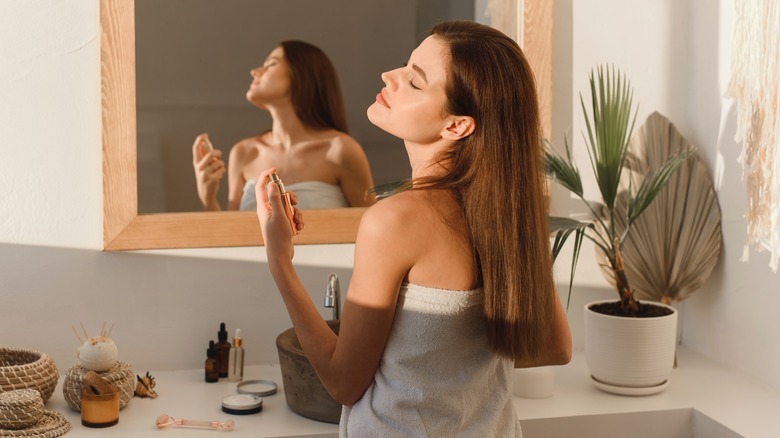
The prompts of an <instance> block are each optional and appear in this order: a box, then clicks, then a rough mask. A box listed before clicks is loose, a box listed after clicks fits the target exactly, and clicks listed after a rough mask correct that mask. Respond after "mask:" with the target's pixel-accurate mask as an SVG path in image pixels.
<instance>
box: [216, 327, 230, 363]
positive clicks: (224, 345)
mask: <svg viewBox="0 0 780 438" xmlns="http://www.w3.org/2000/svg"><path fill="white" fill-rule="evenodd" d="M227 338H228V332H227V330H225V323H224V322H223V323H220V324H219V332H217V339H218V340H219V341H218V342H217V344H216V347H217V367H218V368H217V369H218V370H219V377H227V375H228V359H229V356H230V342H228V340H227Z"/></svg>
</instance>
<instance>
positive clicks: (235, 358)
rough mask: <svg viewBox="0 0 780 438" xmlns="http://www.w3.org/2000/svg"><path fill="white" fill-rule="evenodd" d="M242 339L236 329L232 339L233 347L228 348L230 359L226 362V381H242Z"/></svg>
mask: <svg viewBox="0 0 780 438" xmlns="http://www.w3.org/2000/svg"><path fill="white" fill-rule="evenodd" d="M243 343H244V339H243V338H242V337H241V329H236V335H235V336H234V337H233V346H232V347H230V359H229V360H228V381H230V382H240V381H241V380H243V379H244V347H243V345H242V344H243Z"/></svg>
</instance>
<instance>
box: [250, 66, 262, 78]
mask: <svg viewBox="0 0 780 438" xmlns="http://www.w3.org/2000/svg"><path fill="white" fill-rule="evenodd" d="M262 71H263V67H255V68H253V69H252V70H249V74H250V75H251V76H252V77H253V78H254V77H257V76H260V72H262Z"/></svg>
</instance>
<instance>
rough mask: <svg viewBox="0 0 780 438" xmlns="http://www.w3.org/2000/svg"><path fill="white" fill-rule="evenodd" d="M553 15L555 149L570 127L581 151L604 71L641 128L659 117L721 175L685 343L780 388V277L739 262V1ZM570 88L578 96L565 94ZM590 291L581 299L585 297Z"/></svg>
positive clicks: (567, 3)
mask: <svg viewBox="0 0 780 438" xmlns="http://www.w3.org/2000/svg"><path fill="white" fill-rule="evenodd" d="M555 7H556V20H557V21H556V23H555V28H556V30H555V32H556V39H555V43H556V48H555V50H556V58H555V66H554V69H555V71H556V80H558V82H557V83H556V84H555V85H554V87H555V89H556V93H557V95H556V103H560V104H559V105H558V106H556V109H555V111H556V113H557V114H556V119H555V120H556V121H557V125H556V127H555V129H556V132H557V133H558V135H559V136H558V137H555V138H554V140H555V141H557V142H558V143H561V142H562V131H563V130H565V129H567V128H568V127H569V124H570V125H571V127H572V131H573V133H574V135H573V139H574V142H575V144H579V145H580V146H581V145H582V141H583V140H582V136H581V134H580V132H582V129H584V123H583V121H582V120H583V119H582V111H581V108H580V102H579V93H581V92H582V93H583V94H584V95H585V96H587V95H588V93H589V92H588V74H589V72H590V71H591V69H592V68H593V67H595V66H596V65H599V64H604V63H607V64H614V65H615V66H616V67H618V68H620V69H621V70H622V71H623V72H625V73H626V74H627V75H628V77H629V79H630V80H631V82H632V85H633V87H634V93H635V94H634V97H635V101H636V102H639V105H640V106H639V115H638V118H637V127H638V126H640V125H641V124H642V123H643V122H644V119H645V118H646V117H647V116H648V115H649V114H650V113H652V112H653V111H656V110H657V111H660V112H661V113H662V114H664V115H665V116H667V117H668V118H669V119H670V120H671V121H672V123H674V124H675V125H676V127H677V129H678V130H679V131H680V132H681V133H682V135H683V136H685V137H686V138H687V139H688V140H690V141H691V142H692V143H694V144H695V145H697V146H698V147H699V150H700V153H701V154H702V155H703V156H704V158H705V161H706V162H707V163H708V166H709V169H710V172H711V174H712V175H715V174H717V175H719V179H718V183H717V192H718V197H719V201H720V205H721V210H722V214H723V236H724V247H723V251H722V255H721V260H720V262H719V265H718V266H717V268H716V272H715V273H714V275H713V276H712V277H711V279H710V280H709V281H708V282H707V284H706V285H705V287H704V288H703V289H702V290H700V291H698V292H697V293H696V294H694V295H693V297H691V298H690V299H689V300H687V301H685V302H683V303H682V304H681V305H680V306H679V308H680V309H681V323H682V342H683V344H685V345H686V346H688V347H689V348H692V349H694V350H697V351H699V352H700V353H702V354H705V355H707V356H709V357H711V358H713V359H715V360H717V361H718V362H721V363H724V364H726V365H728V366H731V367H734V368H737V369H740V370H743V371H745V372H747V373H749V374H752V375H754V376H755V377H756V378H758V379H761V380H764V381H766V382H767V383H768V384H770V385H772V386H774V387H776V388H780V374H778V373H777V372H776V370H777V368H778V366H780V348H778V347H777V345H778V336H780V318H777V316H776V314H775V310H774V309H777V308H778V307H780V288H778V287H777V283H778V281H780V277H778V276H777V275H776V274H772V272H771V270H770V269H769V267H768V260H769V257H768V255H767V254H766V253H757V254H756V253H753V254H751V259H750V263H749V264H746V263H742V262H740V261H739V259H740V257H741V255H742V249H743V244H744V242H745V230H746V223H745V220H744V217H743V215H744V211H745V202H746V200H745V195H744V190H745V188H744V184H743V183H742V181H741V167H740V164H739V163H737V157H738V155H739V152H740V146H739V145H738V144H735V142H734V140H733V138H734V133H735V118H734V114H733V108H732V102H730V101H729V100H727V99H724V98H723V97H722V96H723V94H724V91H725V86H726V84H727V83H728V79H729V72H730V57H731V29H732V26H733V20H734V10H733V4H732V1H731V0H718V1H712V0H686V1H679V0H656V1H652V2H648V1H639V0H631V1H625V0H588V1H587V2H585V1H574V0H556V1H555ZM565 20H570V21H571V23H572V25H571V27H570V28H567V27H561V26H560V25H561V22H562V21H565ZM560 66H563V69H562V70H563V71H559V70H558V68H559V67H560ZM568 80H571V83H569V82H568ZM569 86H570V87H571V91H573V93H572V94H567V92H566V90H567V88H568V87H569ZM560 90H564V91H563V92H561V91H560ZM561 94H563V95H561ZM567 104H568V106H567V108H561V106H563V105H567ZM559 111H562V112H559ZM577 148H578V147H577V146H575V149H577ZM579 149H580V150H583V148H581V147H579ZM580 159H581V168H583V169H586V168H588V166H589V165H588V164H587V161H582V160H587V156H582V157H580ZM592 189H593V186H592V185H591V190H592ZM588 253H589V252H588V251H586V252H585V254H588ZM581 275H582V277H584V278H585V279H586V280H585V282H586V283H589V284H592V283H593V282H595V280H594V275H589V274H588V273H583V274H581ZM597 276H598V275H595V277H597ZM593 290H594V289H593V288H588V289H586V290H582V291H581V292H582V294H584V295H586V296H587V295H589V294H594V292H593ZM589 291H590V292H589ZM577 299H578V300H585V298H584V297H582V296H578V297H577ZM572 311H574V312H579V311H580V308H579V307H573V308H572V310H571V311H570V312H572ZM578 318H579V317H578V316H577V317H573V318H572V319H573V320H574V319H578ZM680 366H683V367H684V366H685V364H684V363H681V364H680Z"/></svg>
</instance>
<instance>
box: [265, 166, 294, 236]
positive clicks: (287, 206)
mask: <svg viewBox="0 0 780 438" xmlns="http://www.w3.org/2000/svg"><path fill="white" fill-rule="evenodd" d="M271 182H272V183H274V184H276V186H277V187H279V193H281V194H282V204H283V205H284V212H285V214H286V215H287V220H288V221H290V228H291V229H292V234H293V236H295V235H296V234H298V227H297V226H296V225H295V219H294V217H295V211H294V210H293V206H292V200H291V199H290V197H291V195H290V194H289V193H287V192H286V191H285V190H284V184H283V183H282V179H281V178H279V175H277V174H276V172H274V173H272V174H271Z"/></svg>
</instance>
